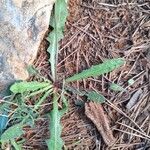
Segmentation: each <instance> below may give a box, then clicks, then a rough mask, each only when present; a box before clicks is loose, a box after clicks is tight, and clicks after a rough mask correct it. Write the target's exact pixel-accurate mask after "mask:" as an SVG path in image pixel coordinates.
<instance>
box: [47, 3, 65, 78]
mask: <svg viewBox="0 0 150 150" xmlns="http://www.w3.org/2000/svg"><path fill="white" fill-rule="evenodd" d="M67 15H68V12H67V3H66V2H65V0H56V3H55V7H54V12H53V13H52V15H51V20H50V25H51V26H52V27H53V31H52V32H51V33H50V34H49V37H48V41H49V42H50V46H49V48H48V50H47V51H48V52H49V53H50V59H49V62H50V63H51V72H52V77H53V80H54V81H56V79H57V76H56V74H57V69H56V66H57V60H58V48H59V43H58V42H59V41H60V40H61V39H62V38H63V31H64V26H65V22H66V18H67Z"/></svg>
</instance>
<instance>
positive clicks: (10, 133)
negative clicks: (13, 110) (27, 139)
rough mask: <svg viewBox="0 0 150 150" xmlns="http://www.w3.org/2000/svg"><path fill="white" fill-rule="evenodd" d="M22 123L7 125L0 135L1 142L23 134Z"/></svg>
mask: <svg viewBox="0 0 150 150" xmlns="http://www.w3.org/2000/svg"><path fill="white" fill-rule="evenodd" d="M22 128H23V126H22V124H20V123H19V124H16V125H13V126H11V127H9V128H8V129H7V130H6V131H5V132H4V133H3V134H2V136H1V142H8V141H9V140H13V139H15V138H18V137H20V136H21V135H22V134H24V131H23V129H22Z"/></svg>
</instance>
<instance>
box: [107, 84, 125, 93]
mask: <svg viewBox="0 0 150 150" xmlns="http://www.w3.org/2000/svg"><path fill="white" fill-rule="evenodd" d="M109 88H110V89H111V90H113V91H118V92H119V91H123V90H124V88H123V87H121V86H120V85H118V84H115V83H112V84H111V85H110V87H109Z"/></svg>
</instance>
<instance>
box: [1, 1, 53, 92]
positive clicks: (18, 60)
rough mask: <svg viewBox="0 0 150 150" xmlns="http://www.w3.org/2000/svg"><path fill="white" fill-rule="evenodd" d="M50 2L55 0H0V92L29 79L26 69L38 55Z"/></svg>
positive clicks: (47, 19)
mask: <svg viewBox="0 0 150 150" xmlns="http://www.w3.org/2000/svg"><path fill="white" fill-rule="evenodd" d="M53 4H54V0H0V91H3V90H4V91H5V89H6V88H7V87H8V86H9V85H10V84H11V83H12V82H14V81H15V80H26V79H27V78H28V72H27V70H26V68H27V66H28V65H31V64H32V63H33V61H34V60H35V58H36V56H37V52H38V47H39V45H40V43H41V41H42V39H43V37H44V35H45V32H46V31H47V29H48V26H49V19H50V14H51V10H52V7H53ZM1 93H2V92H0V95H1Z"/></svg>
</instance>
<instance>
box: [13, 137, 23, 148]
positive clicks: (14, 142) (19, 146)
mask: <svg viewBox="0 0 150 150" xmlns="http://www.w3.org/2000/svg"><path fill="white" fill-rule="evenodd" d="M11 144H12V145H13V147H14V148H15V150H22V148H21V145H19V144H18V143H17V142H16V141H15V140H14V139H13V140H11Z"/></svg>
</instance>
